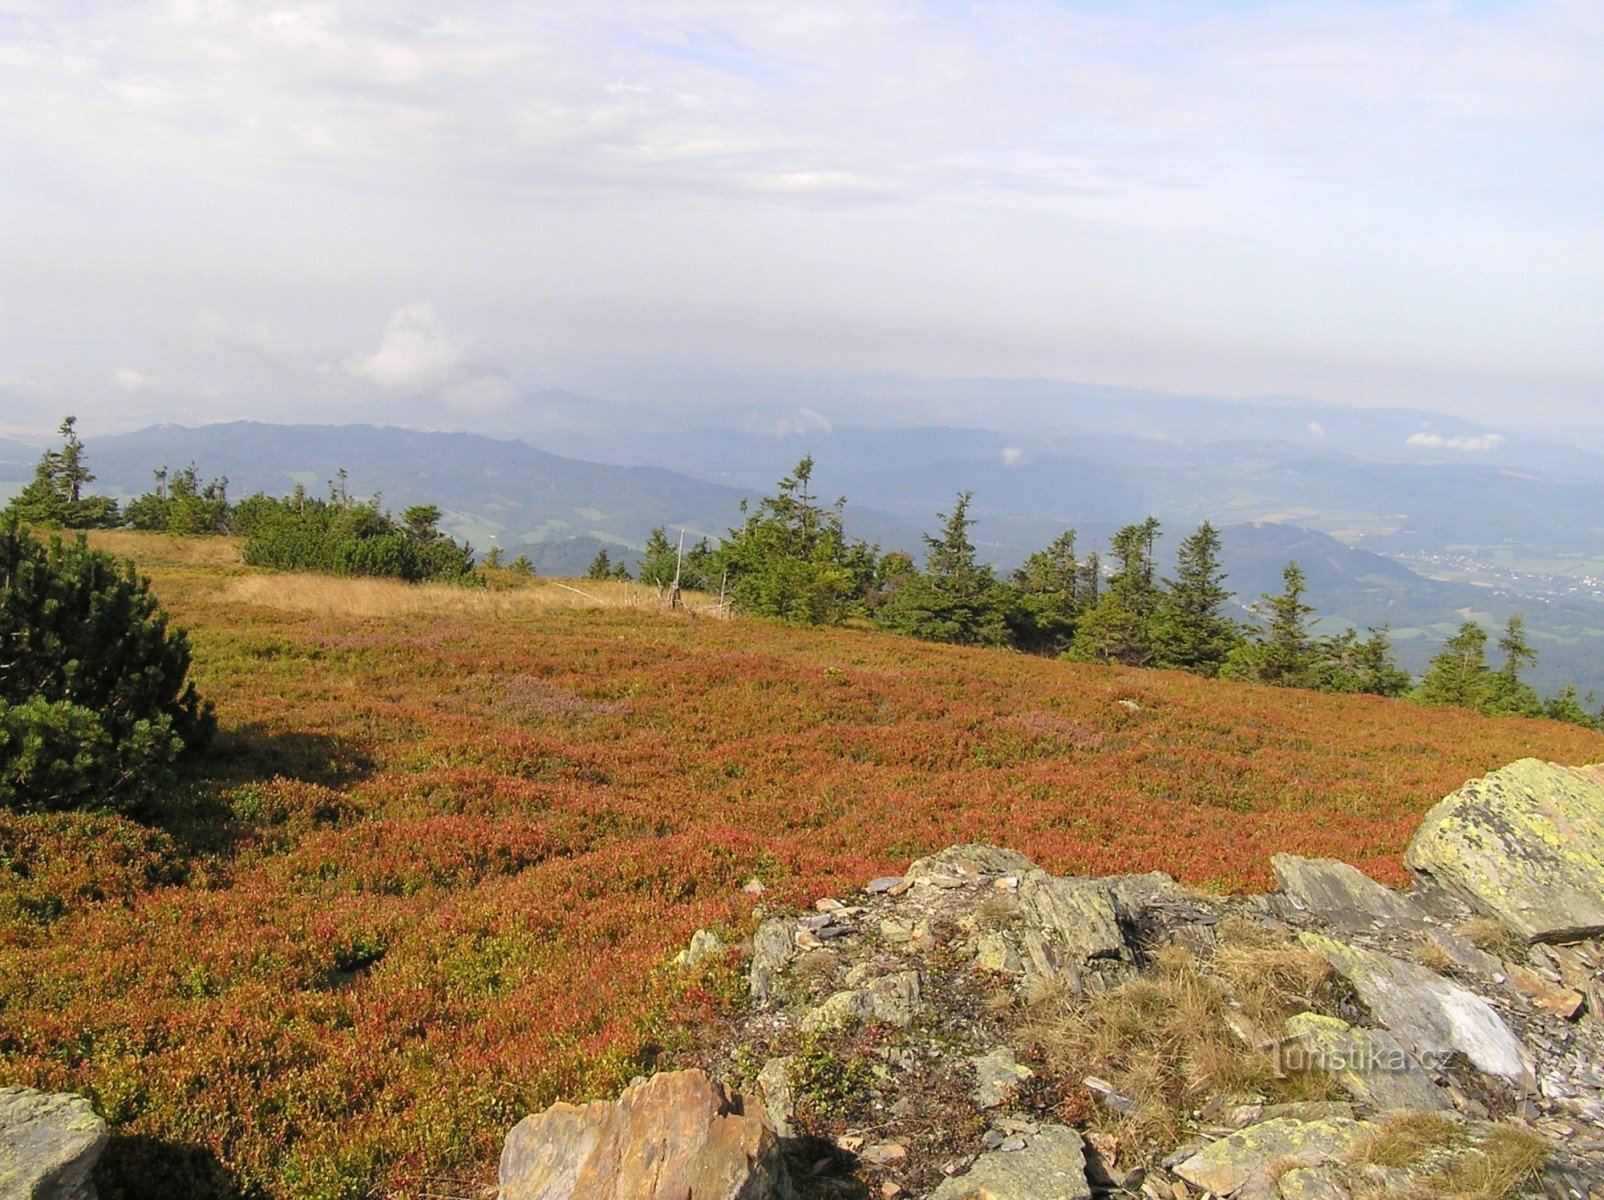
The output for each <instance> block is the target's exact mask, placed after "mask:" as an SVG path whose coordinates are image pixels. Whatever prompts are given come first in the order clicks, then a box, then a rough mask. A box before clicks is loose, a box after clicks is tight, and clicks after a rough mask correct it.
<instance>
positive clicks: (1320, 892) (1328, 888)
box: [1270, 854, 1428, 933]
mask: <svg viewBox="0 0 1604 1200" xmlns="http://www.w3.org/2000/svg"><path fill="white" fill-rule="evenodd" d="M1270 866H1271V869H1273V870H1274V871H1275V879H1276V883H1277V884H1279V885H1280V887H1281V891H1282V892H1283V893H1284V894H1285V896H1286V897H1287V898H1288V899H1289V900H1291V902H1292V903H1293V905H1294V907H1296V908H1297V909H1298V910H1300V911H1302V912H1307V913H1311V914H1313V915H1314V916H1316V917H1318V918H1320V920H1321V922H1322V923H1323V924H1325V925H1327V926H1329V927H1330V928H1332V929H1335V930H1338V931H1340V932H1343V933H1360V932H1363V931H1365V930H1368V929H1371V928H1372V927H1374V926H1376V925H1387V924H1391V925H1401V926H1403V927H1405V928H1420V927H1423V926H1425V925H1426V924H1428V922H1427V920H1426V912H1425V910H1424V909H1422V908H1421V907H1420V906H1419V905H1418V904H1415V903H1414V902H1413V901H1412V900H1410V899H1409V897H1407V896H1405V895H1403V894H1402V893H1399V892H1395V891H1393V890H1392V889H1391V888H1389V887H1385V886H1383V885H1382V884H1379V883H1377V882H1376V881H1375V880H1374V879H1371V878H1370V876H1368V875H1366V874H1365V873H1364V872H1363V871H1358V870H1355V869H1354V868H1353V867H1350V866H1349V865H1348V864H1347V863H1345V862H1338V861H1337V860H1336V859H1334V858H1299V857H1298V856H1297V855H1296V854H1277V855H1274V856H1272V857H1271V859H1270Z"/></svg>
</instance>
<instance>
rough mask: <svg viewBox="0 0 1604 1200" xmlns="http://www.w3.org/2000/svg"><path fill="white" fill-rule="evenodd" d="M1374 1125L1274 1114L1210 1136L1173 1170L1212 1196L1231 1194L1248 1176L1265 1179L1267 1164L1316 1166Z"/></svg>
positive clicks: (1347, 1147) (1341, 1151) (1335, 1156)
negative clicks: (1210, 1139) (1225, 1134)
mask: <svg viewBox="0 0 1604 1200" xmlns="http://www.w3.org/2000/svg"><path fill="white" fill-rule="evenodd" d="M1375 1128H1376V1126H1374V1125H1370V1124H1367V1123H1366V1122H1364V1121H1349V1120H1345V1119H1342V1118H1336V1119H1333V1120H1327V1121H1295V1120H1293V1119H1291V1118H1290V1117H1277V1118H1275V1119H1274V1120H1270V1121H1261V1122H1259V1123H1258V1124H1257V1125H1250V1126H1248V1127H1247V1128H1246V1129H1244V1130H1241V1131H1240V1132H1238V1133H1233V1134H1231V1135H1230V1136H1229V1137H1224V1138H1221V1139H1220V1140H1219V1141H1217V1142H1211V1143H1210V1144H1209V1145H1207V1146H1205V1147H1203V1149H1201V1150H1199V1151H1198V1152H1197V1153H1196V1154H1194V1155H1192V1156H1191V1157H1190V1158H1188V1159H1186V1160H1185V1161H1184V1162H1181V1163H1177V1164H1176V1166H1175V1168H1174V1170H1175V1173H1176V1174H1177V1175H1179V1176H1180V1177H1181V1178H1182V1179H1184V1180H1186V1182H1187V1183H1190V1184H1191V1185H1192V1186H1193V1187H1200V1188H1202V1189H1204V1190H1205V1191H1209V1192H1213V1193H1214V1194H1215V1195H1216V1196H1234V1195H1236V1194H1237V1193H1238V1192H1240V1191H1242V1189H1243V1188H1244V1187H1245V1186H1246V1185H1247V1184H1248V1183H1249V1182H1250V1181H1253V1180H1263V1179H1265V1178H1266V1177H1267V1176H1268V1175H1269V1173H1270V1169H1271V1167H1272V1166H1273V1167H1275V1168H1277V1169H1284V1168H1286V1167H1288V1166H1292V1167H1318V1166H1321V1165H1322V1164H1324V1163H1328V1162H1332V1161H1335V1160H1337V1159H1340V1158H1341V1157H1342V1156H1343V1155H1345V1154H1347V1153H1348V1152H1349V1151H1351V1150H1352V1149H1353V1148H1354V1146H1355V1145H1356V1144H1357V1143H1358V1141H1359V1139H1360V1138H1361V1137H1363V1136H1364V1135H1365V1134H1366V1133H1369V1132H1370V1131H1372V1130H1374V1129H1375ZM1271 1194H1272V1195H1273V1194H1274V1193H1273V1192H1272V1193H1271Z"/></svg>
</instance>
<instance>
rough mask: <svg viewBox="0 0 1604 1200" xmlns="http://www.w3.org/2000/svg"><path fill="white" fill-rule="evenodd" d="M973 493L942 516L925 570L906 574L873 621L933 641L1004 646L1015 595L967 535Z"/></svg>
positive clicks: (929, 544)
mask: <svg viewBox="0 0 1604 1200" xmlns="http://www.w3.org/2000/svg"><path fill="white" fill-rule="evenodd" d="M971 499H973V494H972V493H970V492H960V493H958V499H957V501H956V502H955V503H954V504H953V506H952V512H950V513H946V514H940V515H941V520H942V525H941V532H940V534H938V535H936V536H934V537H932V536H930V535H929V534H926V535H925V539H924V540H925V569H924V570H923V571H920V572H918V573H915V574H910V575H908V576H905V577H904V578H903V579H902V580H901V582H900V584H899V586H898V587H897V589H896V590H895V591H894V592H893V593H892V594H891V598H890V600H889V601H888V602H887V603H886V604H884V605H883V606H882V607H881V608H879V609H877V610H876V612H875V619H876V620H878V621H880V622H881V623H882V624H884V625H885V626H887V627H888V628H890V629H894V630H896V631H897V632H899V633H909V634H912V635H913V636H915V637H920V638H925V639H926V640H928V641H933V642H954V643H957V644H959V645H965V646H1001V645H1006V644H1007V643H1008V640H1009V631H1008V615H1009V610H1010V608H1011V607H1012V593H1011V589H1009V588H1008V587H1007V586H1006V585H1005V584H1003V583H1001V582H999V581H998V579H997V576H996V574H995V573H993V571H992V569H991V568H990V567H989V566H987V565H986V564H984V563H982V562H980V560H979V558H978V557H977V555H976V552H975V544H974V542H973V540H971V538H970V536H969V530H970V528H971V527H972V526H973V525H974V523H975V522H974V518H972V517H971V516H970V515H969V503H970V501H971Z"/></svg>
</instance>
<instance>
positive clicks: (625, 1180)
mask: <svg viewBox="0 0 1604 1200" xmlns="http://www.w3.org/2000/svg"><path fill="white" fill-rule="evenodd" d="M787 1190H788V1188H787V1184H786V1179H785V1167H784V1165H783V1164H782V1162H781V1159H780V1143H779V1140H778V1139H777V1138H776V1137H775V1135H774V1131H773V1130H772V1129H770V1128H769V1127H768V1126H767V1125H766V1124H764V1122H763V1121H762V1119H761V1118H760V1117H758V1116H755V1115H751V1114H748V1113H746V1112H745V1111H744V1105H743V1103H742V1101H741V1100H740V1099H739V1098H736V1097H731V1096H730V1095H729V1094H728V1093H727V1092H725V1090H724V1089H723V1088H722V1087H720V1086H718V1085H717V1084H715V1083H713V1082H712V1081H711V1080H710V1079H708V1077H707V1076H706V1075H705V1074H703V1073H702V1072H701V1071H674V1072H670V1073H667V1074H663V1075H656V1076H653V1077H652V1078H651V1079H648V1080H644V1081H642V1082H640V1083H637V1084H633V1085H631V1086H630V1087H629V1088H627V1089H625V1091H624V1094H623V1095H622V1096H620V1097H619V1098H618V1100H617V1101H616V1102H612V1103H609V1102H607V1101H601V1100H598V1101H595V1102H593V1103H590V1104H586V1105H583V1106H579V1105H573V1104H554V1105H552V1106H551V1107H550V1108H548V1109H547V1110H546V1111H545V1112H543V1113H540V1114H539V1115H537V1116H531V1117H525V1118H524V1119H523V1120H522V1121H520V1122H518V1124H517V1125H516V1126H515V1127H514V1128H513V1130H512V1132H511V1133H509V1134H508V1135H507V1140H506V1143H505V1144H504V1145H503V1147H502V1151H501V1190H500V1192H499V1197H500V1200H686V1197H688V1196H694V1197H696V1200H779V1198H780V1197H782V1196H783V1195H784V1194H785V1192H786V1191H787Z"/></svg>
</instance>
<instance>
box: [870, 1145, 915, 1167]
mask: <svg viewBox="0 0 1604 1200" xmlns="http://www.w3.org/2000/svg"><path fill="white" fill-rule="evenodd" d="M858 1157H859V1158H861V1159H862V1160H863V1161H864V1162H866V1163H869V1164H870V1165H871V1166H876V1167H889V1166H890V1165H891V1164H892V1163H894V1162H901V1161H902V1160H903V1159H905V1158H907V1157H908V1147H906V1146H904V1145H903V1144H902V1143H901V1142H877V1143H875V1144H874V1145H873V1146H865V1147H864V1148H863V1149H862V1150H861V1151H860V1152H859V1153H858Z"/></svg>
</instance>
